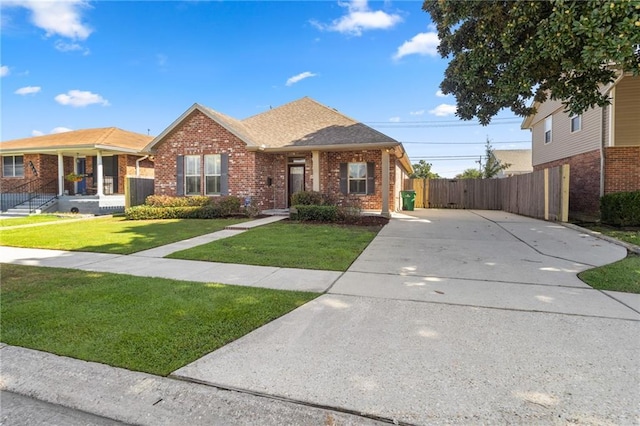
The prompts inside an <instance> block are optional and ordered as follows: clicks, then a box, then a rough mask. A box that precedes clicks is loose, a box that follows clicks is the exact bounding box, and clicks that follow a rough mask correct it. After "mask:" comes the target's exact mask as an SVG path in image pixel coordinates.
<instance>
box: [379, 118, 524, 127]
mask: <svg viewBox="0 0 640 426" xmlns="http://www.w3.org/2000/svg"><path fill="white" fill-rule="evenodd" d="M519 121H520V120H518V121H513V122H506V121H503V122H501V123H491V124H489V125H488V126H501V125H510V124H516V123H518V122H519ZM471 126H481V124H478V123H457V124H435V123H434V124H405V123H397V125H394V123H385V124H376V125H373V126H372V127H376V128H390V129H418V128H435V127H471ZM488 126H487V127H488Z"/></svg>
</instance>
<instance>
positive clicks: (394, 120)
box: [389, 117, 400, 123]
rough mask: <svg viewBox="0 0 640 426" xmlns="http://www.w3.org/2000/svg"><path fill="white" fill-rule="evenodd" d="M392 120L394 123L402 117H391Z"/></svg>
mask: <svg viewBox="0 0 640 426" xmlns="http://www.w3.org/2000/svg"><path fill="white" fill-rule="evenodd" d="M389 121H390V122H392V123H399V122H400V117H391V118H390V119H389Z"/></svg>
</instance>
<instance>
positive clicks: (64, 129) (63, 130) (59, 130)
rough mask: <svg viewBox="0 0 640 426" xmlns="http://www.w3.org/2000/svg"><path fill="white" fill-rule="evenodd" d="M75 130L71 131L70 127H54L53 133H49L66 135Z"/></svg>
mask: <svg viewBox="0 0 640 426" xmlns="http://www.w3.org/2000/svg"><path fill="white" fill-rule="evenodd" d="M72 131H73V129H70V128H68V127H54V128H53V129H51V131H50V132H49V133H51V134H52V135H53V134H56V133H66V132H72Z"/></svg>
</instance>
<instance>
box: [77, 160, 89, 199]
mask: <svg viewBox="0 0 640 426" xmlns="http://www.w3.org/2000/svg"><path fill="white" fill-rule="evenodd" d="M76 170H77V171H78V174H79V175H84V174H85V173H87V159H86V158H78V159H77V160H76ZM86 192H87V178H86V177H85V178H83V179H82V180H81V181H80V182H78V190H77V191H76V194H85V193H86Z"/></svg>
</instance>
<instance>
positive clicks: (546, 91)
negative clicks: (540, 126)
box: [423, 0, 640, 125]
mask: <svg viewBox="0 0 640 426" xmlns="http://www.w3.org/2000/svg"><path fill="white" fill-rule="evenodd" d="M423 9H424V10H425V11H426V12H428V13H429V14H430V15H431V18H432V20H433V22H434V23H435V25H436V26H437V30H438V36H439V38H440V45H439V47H438V51H439V53H440V54H441V55H442V57H443V58H447V57H450V58H451V61H450V62H449V65H448V67H447V69H446V71H445V77H444V80H443V82H442V83H441V85H440V88H441V90H442V91H443V92H444V93H445V94H453V95H454V96H455V97H456V101H457V108H458V109H457V113H456V114H457V115H458V116H459V117H460V118H462V119H465V120H471V119H472V118H474V117H477V118H478V120H479V121H480V123H481V124H485V125H486V124H488V123H489V122H490V121H491V118H492V117H493V116H495V115H496V114H497V113H498V111H500V110H501V109H503V108H510V109H511V110H512V111H513V112H514V113H515V114H517V115H520V116H527V115H530V114H531V113H533V112H534V110H533V109H532V108H531V107H528V106H527V103H528V102H529V100H530V99H531V98H533V99H534V100H535V101H538V102H543V101H545V100H546V99H547V97H549V96H550V97H551V98H552V99H559V100H562V101H563V104H564V105H565V107H566V108H567V110H569V111H571V112H572V113H574V114H581V113H583V112H584V111H586V110H587V109H588V108H590V107H594V106H596V105H599V106H604V105H606V104H607V102H608V100H607V97H606V96H605V95H603V94H602V93H601V92H600V91H599V88H600V87H601V85H603V84H607V83H609V82H612V81H613V80H614V78H615V77H616V75H617V73H619V72H620V71H621V70H624V72H632V73H633V74H634V75H637V74H639V73H640V52H639V46H640V2H638V1H637V0H611V1H602V0H578V1H569V0H546V1H537V0H536V1H497V0H482V1H455V0H426V1H425V2H424V4H423Z"/></svg>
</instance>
